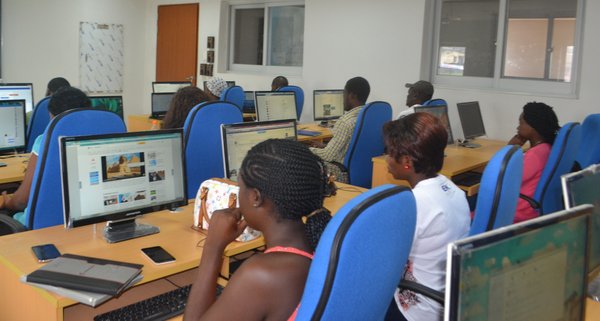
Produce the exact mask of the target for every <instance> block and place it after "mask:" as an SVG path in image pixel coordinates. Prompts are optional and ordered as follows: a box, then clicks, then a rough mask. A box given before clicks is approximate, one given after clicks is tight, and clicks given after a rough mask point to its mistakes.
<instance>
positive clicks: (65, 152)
mask: <svg viewBox="0 0 600 321" xmlns="http://www.w3.org/2000/svg"><path fill="white" fill-rule="evenodd" d="M60 145H61V173H62V186H63V200H64V215H65V227H67V228H70V227H77V226H81V225H86V224H92V223H98V222H104V221H120V220H124V219H131V220H133V219H134V218H135V217H136V216H139V215H142V214H144V213H150V212H155V211H159V210H163V209H172V208H175V207H177V206H182V205H186V204H187V191H186V178H185V177H186V176H185V164H184V155H183V153H184V149H183V131H182V129H172V130H158V131H145V132H132V133H122V134H108V135H92V136H76V137H61V139H60ZM130 223H131V224H132V225H133V226H124V228H135V227H138V226H139V225H138V224H135V223H134V222H133V221H131V222H130ZM114 231H116V232H119V233H120V232H123V231H120V230H119V228H118V227H113V226H109V228H107V230H105V237H106V238H107V240H108V241H109V242H111V240H112V241H115V240H114V239H112V238H111V235H110V233H111V232H114ZM127 232H129V233H133V234H136V233H137V232H133V231H127ZM156 232H157V231H155V232H154V233H156ZM119 233H117V234H119ZM121 234H122V233H121ZM125 234H127V233H125ZM120 236H121V235H117V236H116V237H117V238H118V237H120ZM136 236H137V235H134V236H133V237H136ZM128 238H131V237H128ZM117 241H118V240H117Z"/></svg>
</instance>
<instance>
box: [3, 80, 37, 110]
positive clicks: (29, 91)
mask: <svg viewBox="0 0 600 321" xmlns="http://www.w3.org/2000/svg"><path fill="white" fill-rule="evenodd" d="M15 99H24V100H25V112H26V113H28V112H30V111H32V110H33V107H34V105H33V84H31V83H19V84H17V83H13V84H0V100H15Z"/></svg>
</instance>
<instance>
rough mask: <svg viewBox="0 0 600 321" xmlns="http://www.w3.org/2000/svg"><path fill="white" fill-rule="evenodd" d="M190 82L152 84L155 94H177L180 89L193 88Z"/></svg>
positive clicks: (156, 82) (158, 82) (157, 82)
mask: <svg viewBox="0 0 600 321" xmlns="http://www.w3.org/2000/svg"><path fill="white" fill-rule="evenodd" d="M191 85H192V83H191V82H189V81H155V82H153V83H152V92H153V93H175V92H177V91H178V90H179V88H183V87H188V86H191Z"/></svg>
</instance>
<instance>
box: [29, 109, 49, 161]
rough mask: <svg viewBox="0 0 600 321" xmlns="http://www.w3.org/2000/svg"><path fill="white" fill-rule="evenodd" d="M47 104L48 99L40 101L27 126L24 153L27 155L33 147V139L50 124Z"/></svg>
mask: <svg viewBox="0 0 600 321" xmlns="http://www.w3.org/2000/svg"><path fill="white" fill-rule="evenodd" d="M49 102H50V97H46V98H44V99H42V100H40V101H39V102H38V103H37V105H35V108H34V109H33V113H32V114H31V119H30V120H29V124H27V149H26V151H27V152H28V153H31V148H32V147H33V142H35V139H36V138H37V137H38V136H40V135H41V134H42V133H44V130H46V127H48V124H49V123H50V114H49V113H48V103H49Z"/></svg>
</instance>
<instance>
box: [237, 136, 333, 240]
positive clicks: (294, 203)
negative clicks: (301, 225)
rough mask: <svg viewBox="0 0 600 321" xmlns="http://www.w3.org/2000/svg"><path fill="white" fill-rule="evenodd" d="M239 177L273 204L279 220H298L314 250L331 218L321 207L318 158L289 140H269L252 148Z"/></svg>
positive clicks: (322, 185)
mask: <svg viewBox="0 0 600 321" xmlns="http://www.w3.org/2000/svg"><path fill="white" fill-rule="evenodd" d="M240 176H241V178H242V179H243V180H244V183H245V184H246V186H247V187H249V188H256V189H257V190H259V191H260V193H261V194H262V195H263V197H267V198H269V199H270V200H271V201H272V202H273V204H274V205H275V210H276V211H277V214H278V215H279V218H280V219H285V220H302V217H304V216H307V219H306V223H305V235H306V238H307V240H308V241H309V244H310V245H311V246H312V247H313V248H315V247H316V246H317V243H318V242H319V238H320V237H321V234H322V233H323V230H324V229H325V226H326V225H327V223H328V222H329V220H330V219H331V216H330V215H329V212H328V211H327V210H326V209H324V208H323V198H324V195H325V186H326V184H327V173H326V170H325V165H324V163H323V161H322V160H321V158H319V157H318V156H316V155H315V154H313V153H312V152H311V151H310V150H309V149H308V147H306V145H304V144H302V143H299V142H297V141H293V140H289V139H269V140H266V141H264V142H262V143H259V144H257V145H256V146H254V147H252V149H250V151H248V154H247V155H246V157H245V158H244V161H243V162H242V166H241V168H240Z"/></svg>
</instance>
